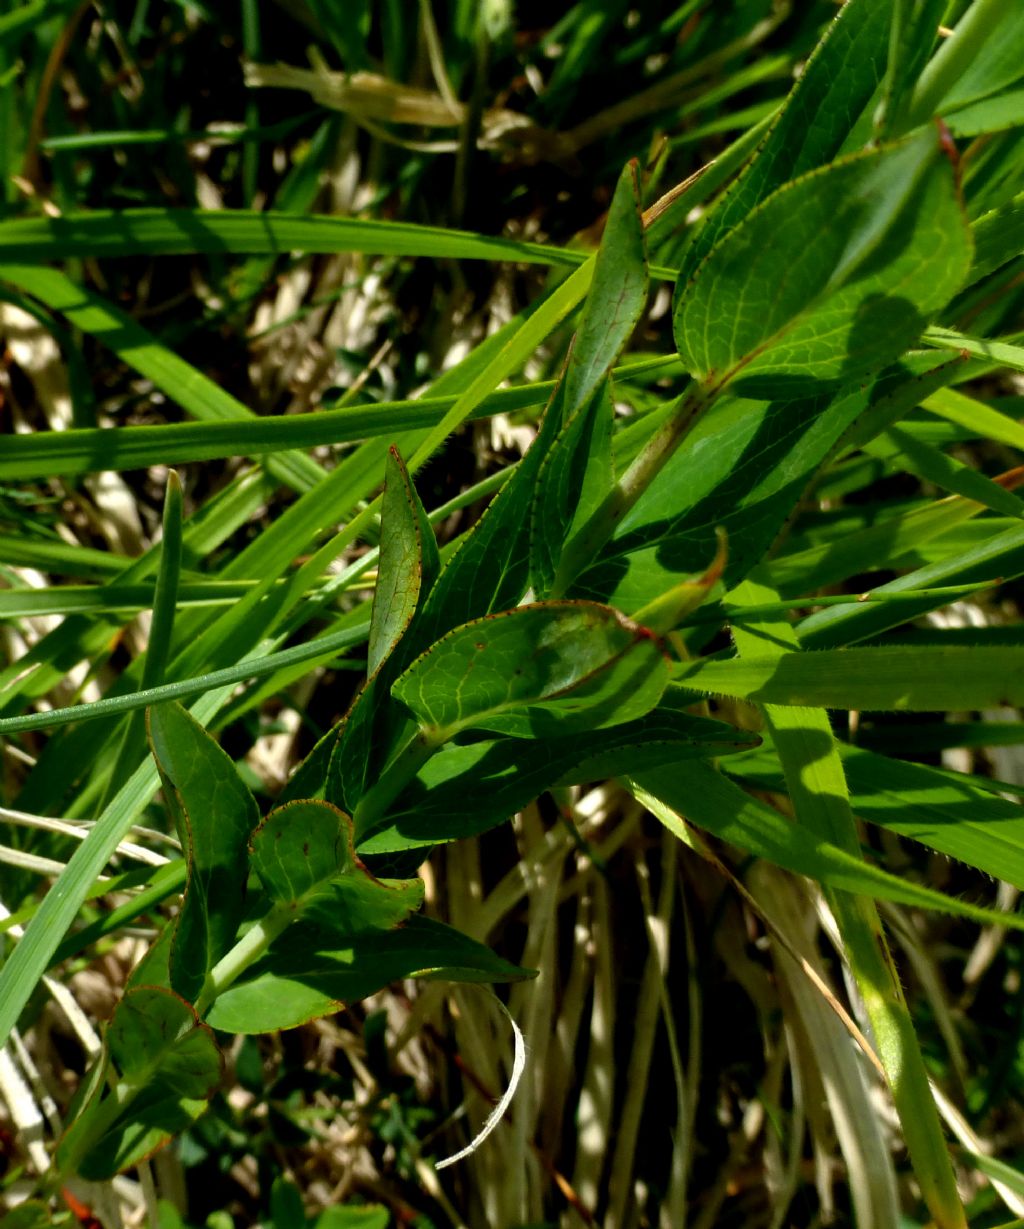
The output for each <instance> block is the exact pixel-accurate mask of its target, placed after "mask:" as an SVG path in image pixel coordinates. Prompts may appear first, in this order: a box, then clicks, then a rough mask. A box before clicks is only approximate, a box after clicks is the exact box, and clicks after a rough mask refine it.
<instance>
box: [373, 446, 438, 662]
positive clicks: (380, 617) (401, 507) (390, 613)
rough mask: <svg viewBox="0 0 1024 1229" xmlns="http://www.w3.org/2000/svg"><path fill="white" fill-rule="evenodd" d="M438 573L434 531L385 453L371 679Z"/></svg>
mask: <svg viewBox="0 0 1024 1229" xmlns="http://www.w3.org/2000/svg"><path fill="white" fill-rule="evenodd" d="M439 567H440V559H439V556H438V551H437V542H436V540H435V538H434V531H433V529H432V528H431V526H430V522H429V521H428V520H427V514H426V513H425V512H424V510H423V505H422V504H421V503H420V500H419V497H418V496H417V494H416V490H415V488H414V487H413V485H412V482H411V480H410V478H409V474H408V471H407V470H406V468H405V465H404V464H403V462H402V458H401V457H400V456H399V455H398V452H397V450H396V449H394V448H391V449H390V450H389V451H388V459H387V477H386V478H385V482H384V499H383V504H382V508H381V539H380V563H379V565H378V568H377V587H376V589H375V590H374V595H373V614H372V616H371V619H370V643H369V647H368V651H367V667H366V668H367V673H368V674H370V675H371V676H372V675H374V674H376V672H377V671H378V669H379V668H380V666H381V665H382V664H383V662H384V659H385V658H386V657H387V656H388V655H389V654H390V653H391V651H392V650H393V649H394V648H395V646H396V645H397V644H398V642H399V641H400V640H401V638H402V636H403V634H404V633H405V631H406V629H407V628H408V626H409V624H410V623H411V622H412V619H413V616H414V615H415V613H416V606H417V604H418V602H419V600H420V594H421V591H424V592H429V590H430V586H431V584H432V583H433V581H434V578H435V577H436V576H437V572H438V570H439Z"/></svg>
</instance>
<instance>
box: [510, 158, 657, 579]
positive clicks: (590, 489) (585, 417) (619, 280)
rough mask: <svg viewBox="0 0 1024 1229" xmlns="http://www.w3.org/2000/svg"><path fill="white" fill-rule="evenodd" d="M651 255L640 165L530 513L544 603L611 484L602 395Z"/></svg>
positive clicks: (591, 300)
mask: <svg viewBox="0 0 1024 1229" xmlns="http://www.w3.org/2000/svg"><path fill="white" fill-rule="evenodd" d="M647 288H648V276H647V252H646V248H645V244H644V229H643V222H642V219H641V216H640V197H639V184H638V182H637V171H636V165H635V163H629V165H627V167H626V168H625V170H624V171H623V173H622V175H621V177H620V178H619V182H618V185H617V187H616V189H615V196H614V198H613V199H612V204H611V208H610V209H609V211H608V222H607V225H606V226H605V232H604V236H603V238H602V240H601V247H600V250H599V251H598V253H597V257H596V260H595V264H594V280H593V282H592V283H591V286H590V292H589V294H588V296H587V301H586V304H585V306H584V308H583V315H582V319H581V320H580V326H579V329H578V330H577V333H576V337H575V341H574V344H573V346H572V349H571V350H570V352H569V358H568V361H567V363H566V367H565V372H564V374H563V376H562V383H563V385H564V390H563V391H564V399H563V403H562V414H563V416H564V417H565V420H566V421H565V425H564V426H563V428H562V430H561V432H560V433H559V436H558V439H557V440H556V441H555V443H554V445H553V447H552V448H551V450H550V452H548V453H547V455H546V456H545V457H544V461H543V464H542V466H541V469H540V472H539V474H538V478H537V486H536V491H535V495H534V499H533V505H532V507H531V510H530V556H531V563H530V573H531V579H532V581H533V588H534V593H535V595H536V596H537V597H547V596H550V594H551V592H552V587H553V586H554V587H556V588H557V587H559V586H558V585H557V583H556V573H557V570H558V563H559V560H560V558H561V555H562V547H563V545H565V544H567V543H568V542H569V541H570V539H571V538H572V536H573V528H574V527H575V528H576V529H577V530H578V529H579V528H581V527H582V526H583V525H584V524H586V521H587V519H588V517H589V515H590V513H591V512H592V511H593V510H594V509H595V508H596V507H597V505H598V504H599V503H600V502H601V500H602V499H603V497H604V495H605V493H606V492H607V490H608V488H609V486H610V485H611V482H612V477H613V474H612V462H611V428H612V419H613V417H614V409H613V407H612V404H611V401H610V398H609V397H608V395H607V393H603V394H602V389H603V388H604V387H605V384H606V379H607V376H608V373H609V371H610V370H611V367H612V364H613V363H614V362H615V360H616V358H617V357H618V355H619V354H620V352H621V351H622V348H623V347H624V346H625V345H626V343H627V342H628V341H629V338H630V336H631V335H632V333H633V331H634V329H635V328H636V326H637V323H638V322H639V320H640V316H641V315H642V313H643V310H644V306H645V304H646V302H647Z"/></svg>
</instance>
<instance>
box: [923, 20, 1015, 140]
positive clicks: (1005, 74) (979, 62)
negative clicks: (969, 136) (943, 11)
mask: <svg viewBox="0 0 1024 1229" xmlns="http://www.w3.org/2000/svg"><path fill="white" fill-rule="evenodd" d="M962 20H963V19H962V18H961V21H962ZM982 39H983V41H982V42H981V43H980V45H979V46H978V47H976V48H975V49H974V54H973V56H972V57H971V60H970V63H969V64H968V65H967V68H966V70H965V71H963V72H960V73H957V74H956V77H955V78H954V79H953V82H952V89H950V90H949V92H948V93H947V94H945V95H944V96H943V98H942V102H941V109H940V114H941V115H942V116H943V117H947V116H948V117H949V118H950V121H951V122H952V121H955V119H956V116H957V115H958V114H959V113H960V111H961V110H962V109H963V108H964V107H966V106H967V105H969V104H970V103H974V102H977V101H978V100H979V99H982V98H991V97H992V96H993V95H994V94H998V93H1000V92H1001V91H1003V90H1005V89H1006V88H1007V87H1008V86H1011V85H1015V84H1016V83H1017V82H1018V81H1020V79H1021V78H1022V77H1024V26H1022V24H1021V21H1020V13H1019V12H1018V11H1016V10H1015V9H1014V8H1013V6H1012V5H1011V6H1006V5H1003V4H999V3H995V4H991V5H990V7H989V8H988V12H987V20H985V21H984V29H983V32H982Z"/></svg>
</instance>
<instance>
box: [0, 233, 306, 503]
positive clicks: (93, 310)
mask: <svg viewBox="0 0 1024 1229" xmlns="http://www.w3.org/2000/svg"><path fill="white" fill-rule="evenodd" d="M3 225H4V226H7V225H8V223H4V224H3ZM2 229H3V228H2V227H0V230H2ZM0 280H3V281H7V282H10V283H12V284H13V285H15V286H19V287H20V288H21V289H23V290H25V291H26V292H27V293H28V294H31V295H32V296H34V297H35V298H37V299H39V300H40V301H41V302H43V303H45V304H46V305H47V306H48V307H50V308H52V309H53V310H54V311H58V312H60V313H61V314H62V315H63V316H64V317H65V318H66V319H67V320H68V321H70V323H72V324H74V325H75V326H76V327H77V328H80V329H82V330H83V331H84V332H86V333H91V334H92V335H93V336H95V337H96V338H98V340H99V341H101V342H103V343H104V344H105V345H107V346H108V347H109V348H110V349H111V350H112V351H113V352H114V353H115V354H116V355H117V356H118V357H119V358H120V359H122V360H123V361H124V362H125V363H127V364H128V366H129V367H133V368H134V369H135V370H136V371H138V372H139V373H140V374H141V375H143V376H145V377H146V378H147V379H150V380H152V381H153V383H154V385H155V386H156V387H157V388H158V389H160V390H161V391H162V392H164V393H166V394H167V396H168V397H169V398H170V399H171V400H172V401H174V402H175V403H176V404H178V405H180V406H181V407H182V409H184V410H186V411H187V412H188V413H189V414H191V415H193V417H195V418H200V419H203V420H208V421H213V422H230V421H231V420H240V421H246V420H250V421H255V415H254V414H253V412H252V411H251V410H250V409H248V408H247V407H246V406H244V405H242V403H241V402H240V401H238V400H236V399H235V398H234V397H232V396H231V395H230V394H229V393H226V392H225V391H224V390H223V389H222V388H220V387H219V386H218V385H217V384H215V383H214V382H213V381H212V380H211V379H209V377H207V376H205V375H203V374H202V372H200V371H198V370H197V369H196V368H195V367H193V366H192V365H191V364H190V363H187V362H185V360H184V359H183V358H180V357H179V356H178V355H177V354H175V353H174V352H173V351H172V350H169V349H168V348H167V347H166V346H162V345H161V344H160V343H159V342H158V341H157V339H156V338H155V337H154V336H153V335H152V334H151V333H150V332H149V331H148V330H147V329H145V328H143V326H142V325H141V324H139V323H138V322H137V321H136V320H134V319H133V318H132V317H131V316H130V315H128V313H127V312H124V311H122V310H121V309H120V308H119V307H116V306H115V305H114V304H113V303H109V302H107V301H106V300H105V299H104V298H103V297H102V296H100V295H98V294H95V293H94V292H93V291H91V290H87V289H85V288H84V287H82V286H78V285H76V284H75V283H74V282H73V281H72V280H71V278H69V277H67V276H66V275H65V274H64V273H61V272H60V270H58V269H46V268H37V267H35V266H33V265H0ZM103 434H104V435H106V434H107V433H106V432H104V433H103ZM97 442H98V443H99V444H100V447H103V448H104V454H105V452H106V450H105V445H106V444H107V442H108V441H106V440H103V441H97ZM107 464H109V462H107ZM105 467H106V466H105ZM267 467H268V469H269V470H270V471H271V472H272V473H273V474H274V475H275V476H276V477H277V478H279V479H280V480H281V481H283V482H287V483H288V484H289V485H290V486H292V487H294V489H295V490H297V491H300V492H301V491H305V490H308V489H309V488H310V487H313V486H315V485H316V484H317V482H318V481H319V480H320V479H321V478H322V477H323V476H324V471H323V469H322V468H321V467H320V465H318V464H317V462H316V461H314V460H313V459H312V457H308V456H306V454H305V453H290V454H289V453H284V454H281V455H279V456H271V457H269V458H268V459H267Z"/></svg>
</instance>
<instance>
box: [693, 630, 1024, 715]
mask: <svg viewBox="0 0 1024 1229" xmlns="http://www.w3.org/2000/svg"><path fill="white" fill-rule="evenodd" d="M675 678H676V681H677V682H679V683H682V684H683V685H684V686H685V687H688V688H691V689H692V690H694V691H699V692H702V693H705V694H715V695H724V696H733V697H735V698H737V699H744V700H757V701H760V702H761V703H762V704H796V705H800V706H813V707H821V708H845V709H854V708H856V709H869V710H871V711H873V712H883V711H890V710H891V711H899V712H943V711H946V710H949V709H952V710H954V711H959V710H963V709H985V708H998V707H1000V706H1003V705H1007V706H1013V705H1018V704H1024V648H1018V647H1006V648H999V649H996V648H975V647H970V648H967V647H964V646H960V645H957V646H953V647H949V648H935V647H925V648H917V647H912V646H909V645H898V646H886V647H882V648H867V649H825V650H823V651H815V652H805V653H784V654H782V656H780V657H777V658H776V657H769V656H758V657H745V658H743V660H742V661H741V660H739V659H735V660H732V661H713V660H710V659H705V660H703V661H694V662H686V663H684V664H683V665H681V666H679V667H677V669H676V672H675Z"/></svg>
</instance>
